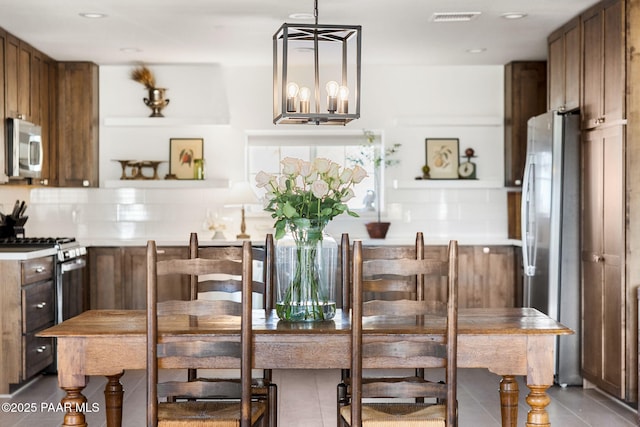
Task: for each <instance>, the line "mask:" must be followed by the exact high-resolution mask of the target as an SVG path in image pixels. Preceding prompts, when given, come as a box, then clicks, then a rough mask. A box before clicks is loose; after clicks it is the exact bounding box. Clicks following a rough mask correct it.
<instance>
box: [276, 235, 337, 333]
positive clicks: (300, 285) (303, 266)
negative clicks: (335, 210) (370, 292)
mask: <svg viewBox="0 0 640 427" xmlns="http://www.w3.org/2000/svg"><path fill="white" fill-rule="evenodd" d="M325 225H326V224H311V225H310V226H308V227H300V226H295V225H293V224H290V225H289V227H288V231H287V233H286V234H285V236H284V237H282V238H281V239H278V240H277V241H276V252H275V258H276V277H277V284H278V286H277V290H276V312H277V314H278V317H279V318H280V319H281V320H284V321H289V322H318V321H323V320H330V319H333V317H334V316H335V314H336V289H335V288H336V271H337V270H336V269H337V262H338V244H337V242H336V241H335V239H334V238H333V237H331V236H330V235H328V234H326V233H325V232H324V226H325Z"/></svg>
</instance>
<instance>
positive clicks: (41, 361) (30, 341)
mask: <svg viewBox="0 0 640 427" xmlns="http://www.w3.org/2000/svg"><path fill="white" fill-rule="evenodd" d="M46 326H47V327H49V326H53V323H51V324H49V325H46ZM22 346H23V349H24V359H23V362H22V363H23V366H22V372H24V378H23V379H27V378H31V377H32V376H33V375H35V374H37V373H38V372H40V371H42V370H43V369H44V368H46V367H47V366H49V365H51V364H52V363H53V338H43V337H36V336H35V332H32V333H29V334H27V335H25V336H23V337H22Z"/></svg>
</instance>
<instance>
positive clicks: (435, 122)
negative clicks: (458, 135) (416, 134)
mask: <svg viewBox="0 0 640 427" xmlns="http://www.w3.org/2000/svg"><path fill="white" fill-rule="evenodd" d="M394 123H395V125H396V126H408V127H440V126H455V127H467V126H469V127H474V126H477V127H484V126H488V127H497V126H502V125H503V123H504V119H503V118H502V117H499V116H460V117H457V116H441V117H425V116H415V117H412V116H405V117H396V118H395V119H394Z"/></svg>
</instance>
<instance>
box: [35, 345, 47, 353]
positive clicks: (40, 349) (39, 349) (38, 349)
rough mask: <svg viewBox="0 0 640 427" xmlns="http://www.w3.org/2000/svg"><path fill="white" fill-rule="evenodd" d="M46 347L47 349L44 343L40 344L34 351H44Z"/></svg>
mask: <svg viewBox="0 0 640 427" xmlns="http://www.w3.org/2000/svg"><path fill="white" fill-rule="evenodd" d="M46 349H47V346H46V345H41V346H40V347H38V348H37V349H36V352H37V353H44V351H45V350H46Z"/></svg>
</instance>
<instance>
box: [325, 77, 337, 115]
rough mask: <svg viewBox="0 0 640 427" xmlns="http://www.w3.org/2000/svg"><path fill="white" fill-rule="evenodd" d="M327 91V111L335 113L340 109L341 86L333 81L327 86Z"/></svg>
mask: <svg viewBox="0 0 640 427" xmlns="http://www.w3.org/2000/svg"><path fill="white" fill-rule="evenodd" d="M325 89H327V110H328V111H329V112H330V113H335V112H336V110H337V109H338V91H339V90H340V85H339V84H338V82H336V81H333V80H331V81H330V82H328V83H327V85H326V86H325Z"/></svg>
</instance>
